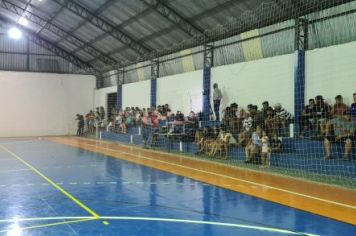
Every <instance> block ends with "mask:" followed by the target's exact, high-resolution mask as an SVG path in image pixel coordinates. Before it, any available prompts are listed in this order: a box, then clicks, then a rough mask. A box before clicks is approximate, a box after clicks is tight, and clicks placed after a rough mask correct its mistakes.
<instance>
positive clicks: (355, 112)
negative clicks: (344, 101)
mask: <svg viewBox="0 0 356 236" xmlns="http://www.w3.org/2000/svg"><path fill="white" fill-rule="evenodd" d="M353 98H354V103H352V104H351V107H350V115H351V120H352V122H356V93H354V94H353Z"/></svg>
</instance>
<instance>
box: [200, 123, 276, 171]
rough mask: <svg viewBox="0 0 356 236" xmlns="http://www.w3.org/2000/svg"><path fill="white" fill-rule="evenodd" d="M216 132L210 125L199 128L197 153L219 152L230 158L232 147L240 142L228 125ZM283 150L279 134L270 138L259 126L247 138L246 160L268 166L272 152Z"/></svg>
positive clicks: (215, 153)
mask: <svg viewBox="0 0 356 236" xmlns="http://www.w3.org/2000/svg"><path fill="white" fill-rule="evenodd" d="M214 131H215V132H214ZM216 134H217V132H216V129H211V128H209V127H205V128H203V129H202V130H201V129H198V130H197V132H196V134H195V143H196V145H197V146H198V149H199V151H198V152H197V154H206V155H208V157H215V156H216V155H217V154H219V155H220V156H221V157H222V159H228V155H229V152H230V148H231V147H238V146H240V144H239V143H238V142H237V140H236V139H235V138H234V136H233V135H232V134H231V133H230V131H229V130H226V126H224V125H222V126H221V127H220V131H219V132H218V134H217V135H216ZM281 150H282V143H281V141H280V139H279V138H278V136H277V135H274V136H273V138H272V140H270V139H269V138H268V136H267V133H266V132H265V131H263V130H262V129H261V127H260V126H257V128H256V130H255V131H254V132H253V133H252V135H251V137H250V138H248V140H247V143H246V146H245V154H246V161H245V162H246V163H253V164H259V163H261V167H262V168H264V167H268V166H269V165H270V162H269V159H270V153H271V152H280V151H281ZM259 157H260V158H259Z"/></svg>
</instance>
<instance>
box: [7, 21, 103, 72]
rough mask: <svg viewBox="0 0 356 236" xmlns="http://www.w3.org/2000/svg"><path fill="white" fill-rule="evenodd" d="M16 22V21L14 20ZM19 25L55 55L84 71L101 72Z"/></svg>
mask: <svg viewBox="0 0 356 236" xmlns="http://www.w3.org/2000/svg"><path fill="white" fill-rule="evenodd" d="M0 21H3V22H5V23H7V24H12V23H11V22H10V21H9V20H7V19H4V18H3V17H0ZM13 23H14V24H16V22H13ZM17 27H18V28H19V29H21V31H23V32H26V35H27V37H28V40H30V41H31V42H33V43H35V44H37V45H39V46H41V47H43V48H45V49H47V50H49V51H51V52H52V53H54V54H55V55H57V56H59V57H61V58H63V59H65V60H67V61H69V62H70V63H72V64H73V65H76V66H77V67H79V68H81V69H83V70H84V71H86V72H88V73H89V74H94V75H99V74H101V72H100V71H98V70H97V69H95V68H94V67H93V66H92V65H90V64H88V63H87V62H84V61H82V60H81V59H79V58H78V57H76V56H75V55H72V54H71V53H69V52H67V51H66V50H65V49H63V48H61V47H59V46H57V45H55V44H53V43H52V42H49V41H48V40H46V39H43V38H41V37H40V36H39V35H37V34H36V33H35V32H31V31H30V30H28V29H26V28H25V27H23V26H21V25H19V24H17Z"/></svg>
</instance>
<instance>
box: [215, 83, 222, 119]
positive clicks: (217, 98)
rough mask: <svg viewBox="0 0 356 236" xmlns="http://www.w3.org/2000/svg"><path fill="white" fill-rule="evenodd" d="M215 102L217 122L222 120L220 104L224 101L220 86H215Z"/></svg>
mask: <svg viewBox="0 0 356 236" xmlns="http://www.w3.org/2000/svg"><path fill="white" fill-rule="evenodd" d="M213 88H214V91H213V102H214V113H215V120H220V102H221V99H222V94H221V90H220V89H219V88H218V84H216V83H215V84H214V85H213Z"/></svg>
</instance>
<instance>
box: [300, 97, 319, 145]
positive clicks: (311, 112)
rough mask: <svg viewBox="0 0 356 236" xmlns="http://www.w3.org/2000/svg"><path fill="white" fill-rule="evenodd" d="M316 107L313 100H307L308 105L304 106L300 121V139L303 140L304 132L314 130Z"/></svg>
mask: <svg viewBox="0 0 356 236" xmlns="http://www.w3.org/2000/svg"><path fill="white" fill-rule="evenodd" d="M315 119H316V106H315V101H314V99H312V98H311V99H309V104H308V105H306V106H305V108H304V110H303V112H302V116H301V120H300V127H301V131H300V135H299V137H300V138H304V135H305V133H306V132H308V131H310V130H314V127H315V122H316V120H315Z"/></svg>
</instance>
